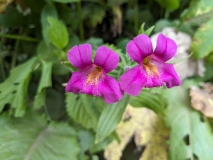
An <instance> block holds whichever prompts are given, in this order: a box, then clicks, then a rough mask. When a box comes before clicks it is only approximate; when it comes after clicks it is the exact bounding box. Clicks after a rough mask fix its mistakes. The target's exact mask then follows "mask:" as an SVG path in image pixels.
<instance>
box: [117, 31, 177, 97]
mask: <svg viewBox="0 0 213 160" xmlns="http://www.w3.org/2000/svg"><path fill="white" fill-rule="evenodd" d="M126 51H127V53H128V55H129V56H130V58H131V59H132V60H134V61H135V62H137V63H138V65H137V66H135V67H133V68H132V69H130V70H128V71H127V72H126V73H124V74H123V75H122V76H121V77H120V80H119V83H120V86H121V89H122V90H124V91H125V92H126V93H128V94H130V95H132V96H136V95H138V94H139V93H140V91H141V89H142V87H146V88H152V87H158V86H163V85H164V83H166V86H167V87H168V88H171V87H173V86H179V85H180V83H181V82H180V79H179V77H178V75H177V73H176V72H175V70H174V67H173V65H172V64H167V63H165V62H166V61H167V60H169V59H171V58H172V57H173V56H174V55H175V54H176V51H177V45H176V43H175V42H174V41H173V40H172V39H170V38H167V37H165V36H164V35H162V34H159V36H158V39H157V46H156V48H155V50H154V52H153V49H152V43H151V40H150V38H149V37H148V36H146V35H145V34H140V35H138V36H137V37H135V38H134V39H133V40H131V41H130V42H129V43H128V44H127V46H126Z"/></svg>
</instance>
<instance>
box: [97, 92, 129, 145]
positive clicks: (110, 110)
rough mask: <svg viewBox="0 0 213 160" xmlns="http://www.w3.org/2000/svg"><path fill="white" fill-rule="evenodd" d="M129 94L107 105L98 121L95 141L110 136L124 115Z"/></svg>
mask: <svg viewBox="0 0 213 160" xmlns="http://www.w3.org/2000/svg"><path fill="white" fill-rule="evenodd" d="M129 98H130V97H129V95H124V97H123V99H122V100H120V101H119V102H117V103H114V104H112V105H107V107H106V108H105V109H104V110H103V112H102V113H101V116H100V118H99V121H98V127H97V133H96V139H95V142H96V143H98V142H100V141H102V140H103V139H104V138H106V137H107V136H109V135H110V134H111V133H112V132H113V131H114V130H115V128H116V126H117V125H118V123H119V122H120V121H121V118H122V115H123V113H124V111H125V109H126V106H127V104H128V102H129Z"/></svg>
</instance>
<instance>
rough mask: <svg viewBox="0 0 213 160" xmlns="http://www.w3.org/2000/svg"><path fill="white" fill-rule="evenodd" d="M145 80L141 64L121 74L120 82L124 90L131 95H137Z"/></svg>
mask: <svg viewBox="0 0 213 160" xmlns="http://www.w3.org/2000/svg"><path fill="white" fill-rule="evenodd" d="M145 81H146V78H145V76H144V73H143V71H142V68H141V66H136V67H134V68H132V69H130V70H128V71H127V72H126V73H124V74H123V75H121V77H120V80H119V83H120V86H121V89H122V90H124V91H125V92H126V93H128V94H129V95H131V96H136V95H138V94H139V93H140V91H141V89H142V87H143V85H144V83H145Z"/></svg>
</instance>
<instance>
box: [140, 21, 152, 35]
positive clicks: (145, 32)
mask: <svg viewBox="0 0 213 160" xmlns="http://www.w3.org/2000/svg"><path fill="white" fill-rule="evenodd" d="M144 27H145V23H142V24H141V27H140V29H139V31H138V34H146V35H147V36H150V34H151V33H152V31H153V29H154V28H155V26H152V27H150V28H148V29H147V30H145V29H144Z"/></svg>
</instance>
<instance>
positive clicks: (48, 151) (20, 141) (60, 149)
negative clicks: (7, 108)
mask: <svg viewBox="0 0 213 160" xmlns="http://www.w3.org/2000/svg"><path fill="white" fill-rule="evenodd" d="M0 126H1V129H2V130H1V133H0V141H1V143H0V147H1V150H0V159H2V160H3V159H10V160H50V159H51V160H65V159H70V157H72V160H77V159H78V158H77V157H78V153H79V144H78V141H77V137H76V132H75V130H74V129H73V128H72V127H70V126H69V125H68V124H67V123H56V122H51V123H50V124H47V121H46V120H45V119H44V118H43V117H42V116H40V115H38V114H36V113H34V112H27V114H26V115H25V116H24V117H23V118H20V119H15V118H9V116H8V115H7V114H3V115H2V116H1V117H0Z"/></svg>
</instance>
